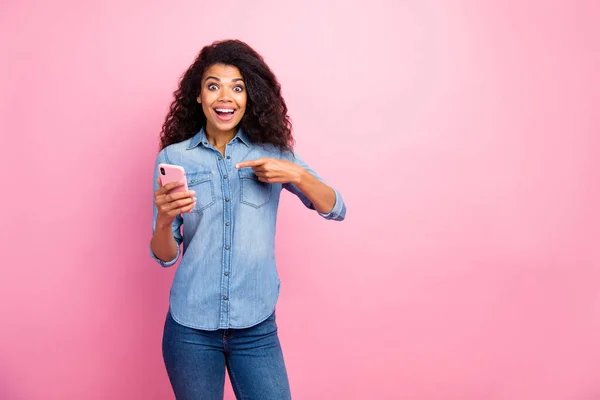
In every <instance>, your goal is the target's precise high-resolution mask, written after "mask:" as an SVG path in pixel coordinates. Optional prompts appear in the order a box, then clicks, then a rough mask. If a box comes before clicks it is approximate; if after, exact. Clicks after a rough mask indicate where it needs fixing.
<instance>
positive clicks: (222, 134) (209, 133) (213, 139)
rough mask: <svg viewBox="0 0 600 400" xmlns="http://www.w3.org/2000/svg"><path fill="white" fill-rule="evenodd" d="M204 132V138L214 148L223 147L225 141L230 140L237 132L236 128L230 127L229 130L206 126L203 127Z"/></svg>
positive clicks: (225, 143)
mask: <svg viewBox="0 0 600 400" xmlns="http://www.w3.org/2000/svg"><path fill="white" fill-rule="evenodd" d="M204 133H205V134H206V138H207V139H208V141H209V142H210V144H212V145H213V146H214V147H216V148H221V147H225V146H226V145H227V143H229V142H231V140H232V139H233V138H234V137H235V134H236V133H237V129H232V130H231V131H219V130H216V129H215V130H213V129H212V128H209V127H206V128H205V129H204Z"/></svg>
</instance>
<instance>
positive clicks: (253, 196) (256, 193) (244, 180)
mask: <svg viewBox="0 0 600 400" xmlns="http://www.w3.org/2000/svg"><path fill="white" fill-rule="evenodd" d="M238 174H239V176H240V202H241V203H242V204H246V205H249V206H252V207H254V208H260V207H262V206H264V205H265V204H267V203H268V202H269V200H271V192H272V191H273V185H271V184H269V183H266V182H261V181H259V180H258V177H257V176H256V174H255V173H254V171H253V170H252V169H251V168H243V169H240V170H239V171H238Z"/></svg>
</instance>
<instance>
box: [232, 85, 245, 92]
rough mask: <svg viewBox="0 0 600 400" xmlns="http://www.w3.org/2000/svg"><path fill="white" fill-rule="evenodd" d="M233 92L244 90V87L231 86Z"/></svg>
mask: <svg viewBox="0 0 600 400" xmlns="http://www.w3.org/2000/svg"><path fill="white" fill-rule="evenodd" d="M233 91H234V92H243V91H244V87H243V86H236V87H234V88H233Z"/></svg>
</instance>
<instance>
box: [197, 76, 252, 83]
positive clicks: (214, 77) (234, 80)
mask: <svg viewBox="0 0 600 400" xmlns="http://www.w3.org/2000/svg"><path fill="white" fill-rule="evenodd" d="M209 79H214V80H215V81H218V82H221V80H220V79H219V78H217V77H216V76H212V75H211V76H207V77H206V79H205V80H204V82H206V81H207V80H209ZM231 81H232V82H238V81H242V82H244V78H233V79H232V80H231Z"/></svg>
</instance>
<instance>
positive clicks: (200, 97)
mask: <svg viewBox="0 0 600 400" xmlns="http://www.w3.org/2000/svg"><path fill="white" fill-rule="evenodd" d="M196 101H197V102H198V104H202V95H201V94H199V95H198V97H196Z"/></svg>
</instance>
